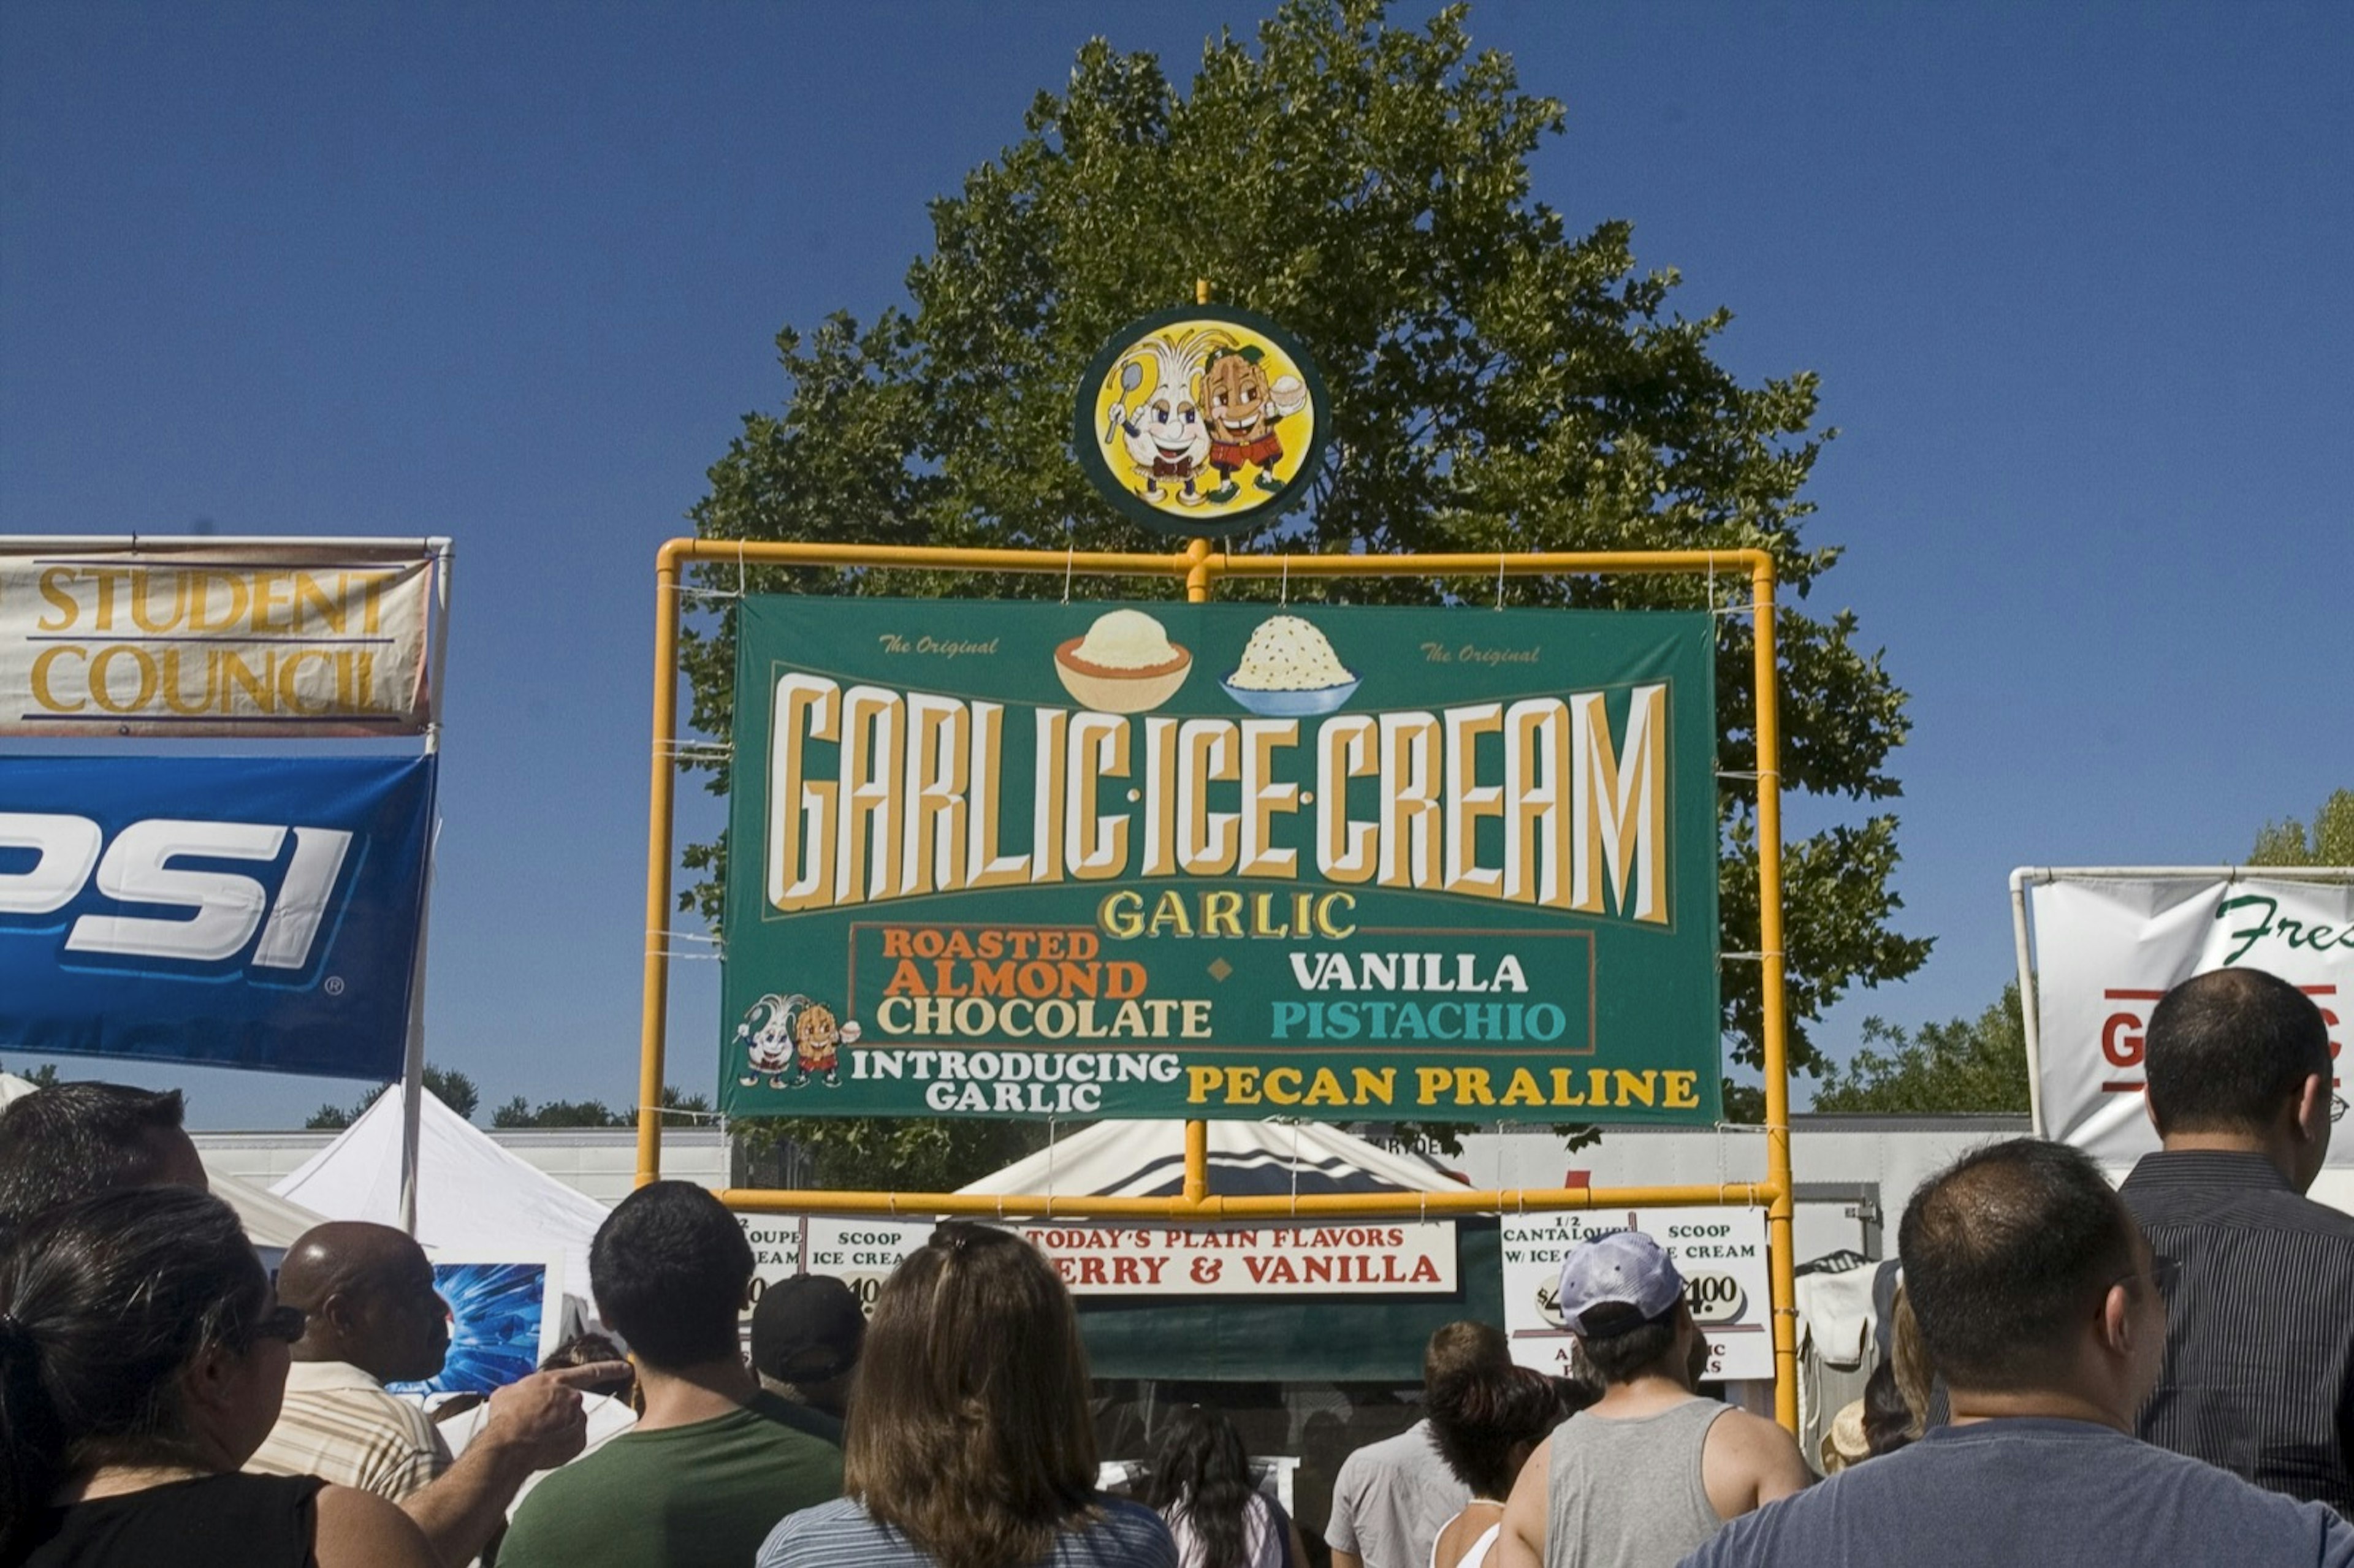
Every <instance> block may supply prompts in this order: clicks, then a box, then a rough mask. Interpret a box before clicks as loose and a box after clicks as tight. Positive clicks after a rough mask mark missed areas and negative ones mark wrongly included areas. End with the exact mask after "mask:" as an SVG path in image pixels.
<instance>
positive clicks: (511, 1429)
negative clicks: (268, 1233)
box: [246, 1220, 628, 1563]
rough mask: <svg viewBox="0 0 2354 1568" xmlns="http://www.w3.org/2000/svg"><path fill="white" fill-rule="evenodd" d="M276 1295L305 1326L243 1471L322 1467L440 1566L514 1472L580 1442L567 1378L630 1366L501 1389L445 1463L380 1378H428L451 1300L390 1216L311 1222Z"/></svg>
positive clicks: (484, 1521)
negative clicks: (394, 1515) (384, 1512)
mask: <svg viewBox="0 0 2354 1568" xmlns="http://www.w3.org/2000/svg"><path fill="white" fill-rule="evenodd" d="M278 1299H279V1301H280V1303H281V1305H284V1306H288V1307H299V1308H302V1312H303V1314H304V1317H305V1323H304V1327H303V1332H302V1339H300V1340H296V1341H295V1343H294V1349H293V1361H292V1365H291V1366H290V1367H289V1368H288V1370H287V1374H286V1398H285V1403H284V1404H283V1405H282V1406H281V1410H280V1413H279V1416H278V1425H276V1426H275V1427H273V1428H272V1429H271V1430H270V1437H269V1439H268V1441H266V1442H264V1443H263V1444H262V1446H261V1447H260V1450H259V1451H258V1452H257V1453H255V1455H254V1456H253V1457H252V1458H251V1459H250V1460H249V1461H248V1462H247V1464H246V1468H247V1469H249V1470H253V1471H258V1472H260V1473H262V1474H264V1475H274V1476H323V1477H324V1478H326V1479H328V1480H330V1481H333V1482H334V1483H336V1484H337V1485H340V1486H346V1487H356V1488H358V1489H361V1490H363V1491H369V1492H374V1493H375V1494H376V1496H378V1497H381V1498H385V1499H388V1500H390V1501H392V1502H396V1503H398V1504H399V1505H400V1507H401V1509H402V1510H403V1511H404V1512H406V1513H407V1514H408V1516H409V1517H410V1518H411V1519H413V1520H416V1521H417V1522H418V1524H419V1527H421V1528H422V1529H423V1530H424V1531H425V1534H426V1537H427V1539H428V1540H429V1541H430V1542H432V1543H433V1547H434V1550H435V1551H436V1552H439V1553H440V1556H441V1560H442V1561H443V1562H445V1563H465V1562H468V1561H470V1560H472V1558H474V1557H476V1556H478V1555H480V1554H481V1552H482V1549H483V1548H484V1547H485V1546H487V1545H488V1544H489V1543H490V1542H491V1540H492V1538H493V1536H494V1535H496V1534H497V1533H498V1531H499V1530H500V1528H501V1527H502V1526H503V1525H504V1523H505V1522H506V1510H507V1505H508V1504H509V1503H511V1502H513V1501H514V1497H515V1493H516V1492H517V1491H518V1490H519V1489H521V1488H522V1486H523V1483H524V1481H525V1479H526V1478H529V1477H530V1476H531V1475H532V1473H533V1472H534V1471H536V1470H545V1469H550V1468H553V1467H556V1466H557V1465H561V1464H563V1463H565V1462H566V1461H567V1460H568V1459H570V1458H572V1457H574V1456H575V1455H577V1454H578V1453H579V1452H580V1448H581V1445H582V1443H583V1442H584V1441H585V1440H586V1437H587V1425H586V1421H585V1419H584V1417H583V1416H582V1414H581V1408H580V1395H579V1393H578V1385H580V1384H582V1383H598V1382H600V1381H610V1380H611V1379H612V1378H614V1377H615V1376H617V1375H620V1373H623V1372H627V1371H628V1368H627V1366H626V1364H620V1365H617V1364H615V1363H612V1362H600V1363H598V1364H597V1365H594V1366H586V1367H567V1368H564V1369H563V1370H561V1371H559V1372H537V1373H534V1374H533V1375H532V1376H530V1377H527V1378H525V1379H524V1380H523V1381H522V1382H520V1383H514V1384H512V1385H510V1386H508V1387H506V1388H503V1389H501V1390H499V1391H498V1392H497V1393H493V1395H491V1402H490V1414H489V1417H488V1419H487V1420H486V1421H485V1422H484V1424H483V1426H482V1435H481V1436H478V1437H476V1438H475V1439H474V1441H472V1443H470V1444H468V1445H467V1446H466V1453H465V1457H463V1458H461V1459H458V1460H455V1461H453V1460H452V1459H451V1457H450V1448H449V1446H448V1445H447V1444H446V1443H444V1442H443V1441H442V1440H441V1435H440V1431H439V1430H437V1429H436V1428H435V1426H434V1425H433V1423H432V1422H431V1421H429V1420H428V1419H427V1418H426V1415H425V1413H424V1412H423V1411H422V1410H420V1409H419V1408H418V1407H417V1406H416V1405H415V1404H411V1403H409V1402H408V1401H407V1400H403V1399H398V1398H396V1397H394V1396H393V1395H392V1394H390V1393H387V1392H385V1387H384V1385H385V1384H386V1383H416V1382H421V1381H423V1380H424V1379H427V1378H429V1377H431V1376H433V1375H434V1374H435V1373H437V1372H440V1370H441V1359H442V1356H443V1355H444V1354H445V1353H446V1352H447V1351H448V1350H449V1348H450V1309H449V1308H448V1307H447V1306H446V1305H445V1304H444V1303H443V1301H442V1300H441V1298H440V1295H439V1294H437V1293H436V1292H435V1290H434V1287H433V1266H432V1264H431V1263H429V1262H428V1261H427V1259H426V1256H425V1251H424V1249H423V1248H422V1247H420V1246H419V1245H417V1243H416V1242H414V1241H412V1240H410V1239H409V1238H408V1236H406V1235H403V1234H401V1233H400V1232H398V1231H397V1230H394V1229H392V1228H391V1227H390V1226H388V1225H372V1224H364V1223H361V1222H357V1221H343V1220H338V1221H334V1222H331V1223H329V1224H323V1225H317V1226H313V1228H312V1229H310V1230H308V1231H306V1232H304V1233H303V1234H302V1236H301V1237H300V1238H299V1239H297V1240H296V1242H295V1243H294V1245H292V1246H291V1247H289V1248H288V1249H287V1251H286V1261H285V1263H284V1264H283V1265H282V1266H281V1267H280V1270H279V1275H278Z"/></svg>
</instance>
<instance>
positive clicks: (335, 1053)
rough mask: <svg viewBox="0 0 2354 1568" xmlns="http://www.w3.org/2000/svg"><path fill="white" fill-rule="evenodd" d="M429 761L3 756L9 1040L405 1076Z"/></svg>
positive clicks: (1, 1032) (4, 978)
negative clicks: (410, 989) (403, 1069)
mask: <svg viewBox="0 0 2354 1568" xmlns="http://www.w3.org/2000/svg"><path fill="white" fill-rule="evenodd" d="M434 767H435V758H432V757H430V756H425V757H402V758H294V757H272V758H251V759H245V758H174V757H106V758H99V757H88V758H83V757H70V758H67V757H10V758H5V761H0V1052H14V1053H16V1054H51V1053H56V1054H74V1055H84V1056H135V1057H143V1058H147V1059H150V1060H158V1061H175V1062H195V1063H200V1064H203V1065H207V1066H217V1067H239V1068H247V1069H252V1070H257V1071H263V1072H275V1073H311V1074H319V1075H325V1076H330V1077H348V1078H372V1079H376V1080H378V1081H383V1080H386V1079H391V1078H397V1077H398V1076H399V1075H400V1069H401V1060H402V1055H403V1052H404V1048H405V1046H406V1044H407V1033H408V997H409V981H410V976H411V968H412V966H413V965H414V963H415V962H416V959H417V946H418V927H419V917H420V916H421V915H422V913H423V909H424V897H425V869H426V860H427V853H428V846H429V842H430V840H431V823H432V819H433V790H434V777H435V773H434Z"/></svg>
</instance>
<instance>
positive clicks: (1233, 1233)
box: [737, 1214, 1460, 1311]
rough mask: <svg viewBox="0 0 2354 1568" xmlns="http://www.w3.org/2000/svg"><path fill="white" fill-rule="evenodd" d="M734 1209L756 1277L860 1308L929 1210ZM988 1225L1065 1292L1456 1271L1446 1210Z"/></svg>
mask: <svg viewBox="0 0 2354 1568" xmlns="http://www.w3.org/2000/svg"><path fill="white" fill-rule="evenodd" d="M737 1218H738V1219H739V1220H740V1221H741V1222H742V1223H743V1225H744V1234H745V1235H746V1236H747V1237H748V1239H749V1240H750V1241H751V1243H752V1251H753V1256H754V1261H755V1273H756V1277H757V1280H758V1283H759V1285H760V1286H762V1287H765V1286H767V1285H769V1284H771V1283H773V1282H775V1281H776V1280H779V1279H782V1278H785V1277H788V1276H790V1275H795V1274H802V1273H809V1274H831V1275H832V1276H834V1277H836V1278H839V1279H841V1280H843V1281H844V1282H846V1283H847V1284H848V1285H849V1286H850V1287H851V1289H852V1290H854V1292H856V1293H857V1295H858V1298H859V1299H860V1300H861V1301H863V1302H864V1303H865V1305H866V1308H867V1309H868V1310H869V1311H872V1310H873V1309H874V1307H875V1296H876V1294H877V1293H878V1292H880V1291H881V1289H882V1287H883V1281H884V1280H885V1279H886V1278H888V1277H890V1274H891V1271H892V1270H893V1269H894V1268H896V1267H897V1266H898V1265H899V1260H900V1259H901V1258H903V1257H905V1256H907V1255H908V1254H909V1253H911V1252H913V1251H915V1250H916V1249H917V1247H920V1246H922V1245H924V1243H925V1241H926V1240H927V1239H928V1238H929V1237H930V1235H931V1234H932V1222H931V1221H929V1220H870V1219H840V1218H834V1217H830V1216H826V1215H812V1214H740V1215H738V1216H737ZM995 1223H997V1224H1002V1225H1003V1226H1004V1228H1006V1229H1008V1230H1013V1231H1018V1232H1020V1233H1021V1234H1022V1235H1023V1236H1024V1237H1026V1238H1027V1239H1028V1240H1029V1241H1030V1243H1031V1244H1032V1245H1034V1246H1036V1247H1037V1248H1038V1250H1039V1251H1041V1252H1043V1253H1044V1254H1045V1255H1046V1259H1047V1261H1048V1262H1050V1263H1052V1264H1053V1265H1054V1266H1055V1272H1056V1273H1057V1274H1059V1275H1061V1276H1062V1277H1063V1283H1064V1284H1066V1285H1067V1286H1069V1287H1071V1294H1072V1295H1074V1296H1126V1297H1160V1298H1169V1297H1205V1296H1256V1295H1258V1294H1260V1293H1262V1292H1265V1291H1279V1292H1281V1293H1282V1294H1284V1295H1287V1296H1430V1295H1438V1296H1444V1295H1447V1294H1450V1293H1452V1292H1453V1291H1454V1290H1455V1288H1456V1287H1457V1285H1458V1283H1459V1280H1460V1267H1459V1265H1458V1259H1457V1255H1456V1235H1455V1222H1454V1221H1452V1220H1428V1221H1416V1220H1404V1221H1396V1220H1371V1221H1366V1220H1331V1221H1300V1222H1294V1221H1288V1220H1287V1221H1282V1222H1278V1223H1273V1224H1217V1225H1167V1224H1150V1223H1144V1222H1122V1223H1114V1222H1111V1221H1104V1222H1101V1223H1096V1222H1089V1221H1077V1220H1025V1221H1019V1222H1014V1221H1000V1222H995ZM758 1298H759V1292H758V1289H756V1290H755V1291H754V1292H753V1299H754V1300H758ZM747 1310H749V1308H747Z"/></svg>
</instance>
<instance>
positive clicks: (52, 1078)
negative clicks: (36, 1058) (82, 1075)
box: [16, 1062, 65, 1089]
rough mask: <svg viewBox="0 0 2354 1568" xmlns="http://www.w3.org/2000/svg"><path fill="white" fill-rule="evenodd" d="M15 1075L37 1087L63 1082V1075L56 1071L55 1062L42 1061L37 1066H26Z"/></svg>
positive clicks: (46, 1086) (47, 1086) (45, 1087)
mask: <svg viewBox="0 0 2354 1568" xmlns="http://www.w3.org/2000/svg"><path fill="white" fill-rule="evenodd" d="M16 1076H18V1077H20V1078H22V1079H24V1080H25V1082H27V1083H28V1084H30V1085H32V1086H33V1087H35V1088H37V1089H47V1088H53V1087H55V1086H57V1085H58V1084H61V1083H63V1082H65V1075H63V1074H61V1073H59V1072H58V1065H57V1064H56V1063H55V1062H43V1063H41V1064H40V1065H38V1066H35V1067H27V1068H26V1069H25V1070H24V1071H23V1072H21V1073H19V1074H17V1075H16Z"/></svg>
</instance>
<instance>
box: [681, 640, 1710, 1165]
mask: <svg viewBox="0 0 2354 1568" xmlns="http://www.w3.org/2000/svg"><path fill="white" fill-rule="evenodd" d="M738 616H739V620H738V621H737V641H738V659H739V663H738V669H737V688H736V727H735V758H736V760H735V772H734V789H733V794H732V799H731V806H730V818H729V822H730V829H729V843H730V846H731V850H730V866H729V875H728V879H727V896H726V921H725V927H726V933H725V934H726V955H727V957H726V992H725V999H726V1000H725V1022H724V1023H723V1029H724V1030H725V1035H724V1038H723V1040H722V1063H721V1073H720V1095H721V1099H722V1102H723V1104H724V1107H725V1108H726V1110H727V1111H728V1113H729V1114H731V1115H735V1116H745V1115H792V1116H875V1115H884V1116H889V1115H909V1116H940V1115H949V1116H956V1115H987V1116H1027V1117H1063V1118H1077V1117H1099V1116H1146V1117H1171V1118H1176V1117H1241V1118H1259V1117H1265V1116H1269V1115H1286V1116H1299V1117H1306V1118H1321V1119H1327V1120H1363V1119H1366V1118H1429V1119H1441V1120H1444V1119H1456V1120H1467V1121H1468V1120H1477V1121H1534V1122H1554V1121H1564V1120H1577V1121H1647V1122H1670V1123H1676V1122H1681V1123H1706V1122H1709V1121H1711V1120H1713V1119H1714V1118H1715V1117H1716V1115H1717V1105H1718V1071H1719V1067H1718V1055H1719V1052H1718V1037H1719V1019H1718V1002H1717V982H1716V931H1717V911H1716V874H1717V873H1716V816H1715V801H1716V789H1715V780H1714V768H1715V739H1716V737H1715V719H1714V713H1713V694H1712V659H1713V650H1714V629H1713V627H1712V623H1711V620H1710V618H1709V617H1708V616H1706V615H1704V614H1693V613H1682V612H1649V613H1601V612H1574V611H1493V610H1478V611H1474V610H1469V609H1384V608H1367V609H1349V608H1337V607H1329V606H1322V605H1317V606H1305V607H1299V608H1297V609H1284V608H1280V607H1277V606H1271V605H1267V604H1239V603H1236V604H1210V605H1189V604H1171V603H1140V604H1111V603H1102V602H1097V603H1083V604H1054V603H1043V602H1041V603H1016V602H1002V601H980V602H976V601H970V600H954V599H928V600H914V601H910V600H891V599H809V598H782V597H769V598H758V597H756V598H753V599H747V600H745V601H744V602H743V604H742V605H741V607H740V609H739V610H738Z"/></svg>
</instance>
